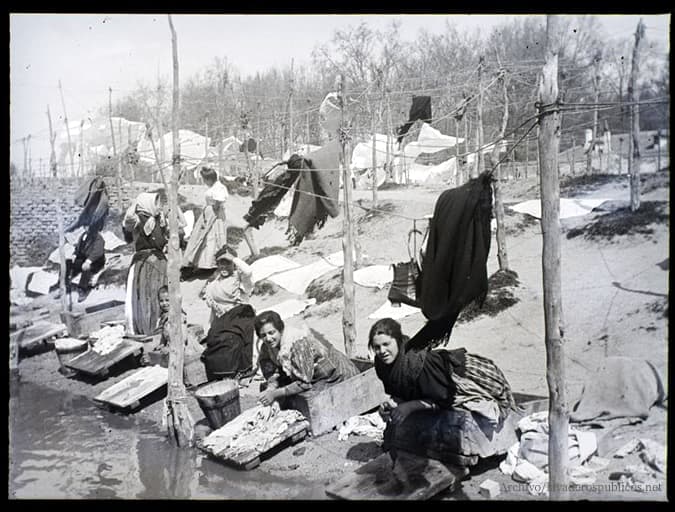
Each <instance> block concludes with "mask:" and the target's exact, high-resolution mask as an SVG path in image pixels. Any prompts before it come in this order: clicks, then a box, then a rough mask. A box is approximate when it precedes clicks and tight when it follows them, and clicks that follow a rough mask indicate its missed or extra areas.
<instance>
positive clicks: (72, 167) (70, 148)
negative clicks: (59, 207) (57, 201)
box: [59, 80, 75, 176]
mask: <svg viewBox="0 0 675 512" xmlns="http://www.w3.org/2000/svg"><path fill="white" fill-rule="evenodd" d="M59 93H60V94H61V106H62V107H63V122H64V124H65V125H66V135H67V136H68V155H69V156H70V173H71V176H72V175H74V174H75V158H74V157H73V146H72V144H71V142H70V126H68V114H66V101H65V100H64V99H63V88H62V87H61V80H59Z"/></svg>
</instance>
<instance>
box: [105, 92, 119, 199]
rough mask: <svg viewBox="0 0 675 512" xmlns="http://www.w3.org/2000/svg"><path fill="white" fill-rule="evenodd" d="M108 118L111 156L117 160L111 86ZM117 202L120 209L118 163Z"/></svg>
mask: <svg viewBox="0 0 675 512" xmlns="http://www.w3.org/2000/svg"><path fill="white" fill-rule="evenodd" d="M108 120H109V121H110V138H111V139H112V147H113V158H114V159H116V160H119V159H118V158H117V144H116V143H115V129H114V128H113V121H112V87H108ZM117 203H118V205H119V207H120V210H121V209H122V176H121V172H120V166H119V163H118V165H117Z"/></svg>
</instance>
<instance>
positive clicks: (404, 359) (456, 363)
mask: <svg viewBox="0 0 675 512" xmlns="http://www.w3.org/2000/svg"><path fill="white" fill-rule="evenodd" d="M465 362H466V350H465V349H463V348H462V349H456V350H426V349H423V350H409V351H407V352H406V351H405V350H404V349H403V347H402V348H401V350H400V351H399V353H398V356H397V357H396V360H395V361H394V362H393V363H392V364H390V365H385V364H384V363H382V362H381V361H380V360H379V359H377V358H376V359H375V372H376V373H377V376H378V377H379V379H380V380H381V381H382V383H383V384H384V390H385V392H387V393H388V394H390V395H392V396H395V397H397V398H399V399H402V400H404V401H409V400H427V401H430V402H433V403H435V404H437V405H439V406H440V407H443V408H450V407H451V406H452V402H453V399H454V396H455V393H456V387H455V384H454V383H453V381H452V374H453V373H454V372H457V373H458V375H460V376H462V377H464V376H465V368H464V367H465Z"/></svg>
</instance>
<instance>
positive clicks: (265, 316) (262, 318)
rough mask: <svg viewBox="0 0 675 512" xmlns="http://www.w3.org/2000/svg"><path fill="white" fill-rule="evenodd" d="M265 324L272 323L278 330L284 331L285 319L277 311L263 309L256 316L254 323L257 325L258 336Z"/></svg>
mask: <svg viewBox="0 0 675 512" xmlns="http://www.w3.org/2000/svg"><path fill="white" fill-rule="evenodd" d="M265 324H272V325H273V326H274V328H275V329H276V330H277V331H279V332H284V327H285V324H284V321H283V320H282V319H281V317H280V316H279V313H277V312H276V311H272V310H268V311H263V312H262V313H260V314H259V315H258V316H256V317H255V321H254V324H253V325H254V326H255V333H256V334H257V335H258V336H260V329H262V328H263V326H264V325H265Z"/></svg>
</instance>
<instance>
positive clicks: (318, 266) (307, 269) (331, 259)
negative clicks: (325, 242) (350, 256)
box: [270, 251, 343, 295]
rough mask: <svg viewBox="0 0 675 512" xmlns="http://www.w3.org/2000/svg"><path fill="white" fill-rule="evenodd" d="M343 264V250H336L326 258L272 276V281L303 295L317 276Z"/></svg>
mask: <svg viewBox="0 0 675 512" xmlns="http://www.w3.org/2000/svg"><path fill="white" fill-rule="evenodd" d="M342 265H343V259H342V251H339V252H335V253H333V254H331V255H329V256H327V257H326V258H321V259H319V260H317V261H315V262H313V263H310V264H309V265H305V266H303V267H300V268H295V269H292V270H287V271H286V272H281V273H280V274H275V275H273V276H270V281H272V282H273V283H275V284H277V285H279V286H281V287H282V288H285V289H286V290H288V291H289V292H291V293H295V294H297V295H302V294H303V293H305V290H306V289H307V286H309V283H311V282H312V281H313V280H314V279H316V278H317V277H321V276H322V275H324V274H326V273H328V272H330V271H331V270H336V269H338V268H341V267H342Z"/></svg>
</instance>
